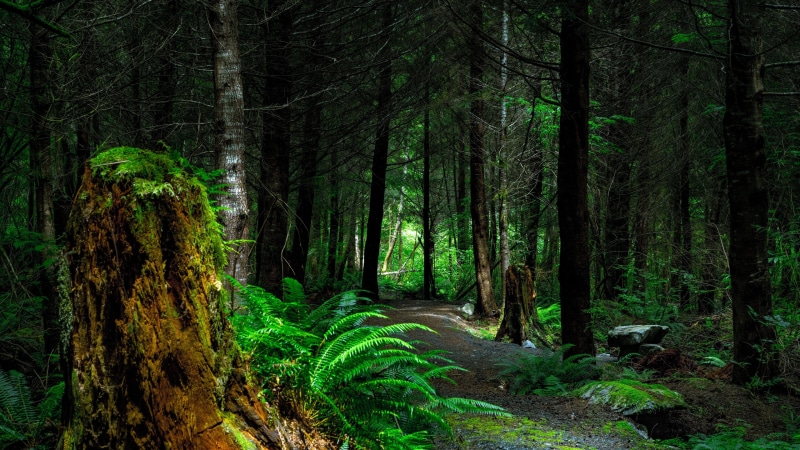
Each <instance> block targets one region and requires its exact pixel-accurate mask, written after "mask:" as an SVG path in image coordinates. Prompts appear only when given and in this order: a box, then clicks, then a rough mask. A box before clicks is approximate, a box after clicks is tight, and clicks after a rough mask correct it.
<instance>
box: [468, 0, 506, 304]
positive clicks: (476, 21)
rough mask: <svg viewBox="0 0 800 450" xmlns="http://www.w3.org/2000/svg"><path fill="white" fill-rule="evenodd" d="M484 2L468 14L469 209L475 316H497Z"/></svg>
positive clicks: (476, 2)
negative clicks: (487, 173)
mask: <svg viewBox="0 0 800 450" xmlns="http://www.w3.org/2000/svg"><path fill="white" fill-rule="evenodd" d="M482 8H483V2H482V1H480V0H477V1H473V3H472V4H471V5H470V15H471V19H472V25H473V27H474V28H475V30H476V31H475V33H474V34H473V35H472V36H471V37H470V43H469V45H470V46H471V48H470V64H469V68H470V70H469V72H470V82H469V93H470V96H471V97H472V100H471V102H470V103H471V105H470V113H471V114H470V126H469V147H470V149H469V150H470V151H469V154H470V158H469V176H470V180H469V193H470V202H469V206H470V208H469V210H470V216H471V217H472V251H473V253H474V255H475V279H476V282H477V292H478V301H477V304H476V305H475V314H476V315H479V316H481V315H496V314H498V313H499V311H498V309H497V304H496V303H495V300H494V292H493V291H492V267H491V263H490V261H489V220H488V217H487V213H486V185H485V182H484V175H483V169H484V148H483V135H484V132H485V125H484V122H483V121H484V117H483V109H484V101H483V100H482V99H481V98H480V95H479V93H480V91H481V90H482V89H483V48H482V45H481V42H482V41H481V39H480V36H479V35H478V31H479V30H481V29H482V28H483V10H482Z"/></svg>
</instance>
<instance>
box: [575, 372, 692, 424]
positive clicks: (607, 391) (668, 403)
mask: <svg viewBox="0 0 800 450" xmlns="http://www.w3.org/2000/svg"><path fill="white" fill-rule="evenodd" d="M573 393H574V394H575V395H577V396H579V397H581V398H584V399H587V400H589V402H590V403H594V404H600V405H607V406H609V407H611V410H612V411H615V412H619V413H622V414H623V415H626V416H631V415H636V414H648V413H654V412H659V411H666V410H670V409H675V408H683V407H685V406H686V403H685V402H684V401H683V396H681V394H679V393H677V392H675V391H672V390H670V389H668V388H667V387H666V386H663V385H660V384H646V383H642V382H640V381H636V380H618V381H595V382H592V383H589V384H587V385H585V386H582V387H580V388H578V389H576V390H575V391H573Z"/></svg>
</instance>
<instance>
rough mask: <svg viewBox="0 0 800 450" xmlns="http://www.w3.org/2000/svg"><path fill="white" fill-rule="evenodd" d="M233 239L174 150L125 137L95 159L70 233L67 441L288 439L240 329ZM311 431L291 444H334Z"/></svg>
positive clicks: (199, 443)
mask: <svg viewBox="0 0 800 450" xmlns="http://www.w3.org/2000/svg"><path fill="white" fill-rule="evenodd" d="M222 244H223V241H222V235H221V229H220V227H219V225H218V224H217V222H216V220H215V216H214V213H213V211H212V209H211V207H210V205H209V202H208V198H207V194H206V190H205V188H204V187H203V185H202V183H200V182H199V181H198V180H196V179H195V178H194V177H192V176H190V175H189V174H187V173H186V172H185V171H183V170H182V169H181V168H180V166H178V165H176V164H175V163H174V162H173V161H172V160H171V159H170V158H169V157H167V156H166V155H161V154H154V153H151V152H148V151H145V150H140V149H134V148H129V147H121V148H116V149H112V150H109V151H107V152H104V153H101V154H100V155H98V156H97V157H96V158H94V159H92V160H91V161H90V163H89V165H88V166H87V168H86V171H85V174H84V178H83V184H82V187H81V189H80V191H79V193H78V195H77V196H76V199H75V203H74V205H73V208H72V212H71V214H70V220H69V226H68V233H67V248H66V252H67V256H68V260H69V262H68V264H69V268H70V273H71V277H72V279H71V281H72V292H71V296H70V297H71V302H72V314H73V322H72V334H71V343H72V348H71V355H68V356H69V358H70V361H71V366H70V370H71V372H72V373H71V374H68V375H69V376H70V379H72V380H73V386H72V387H71V392H72V394H73V395H74V405H73V406H74V409H73V414H71V415H69V416H70V417H71V420H70V423H69V424H68V427H67V428H68V432H67V433H66V435H67V436H69V439H65V440H64V444H65V445H64V447H65V448H115V449H116V448H195V449H206V448H207V449H211V448H214V449H238V448H243V445H242V443H243V440H242V439H243V437H244V438H246V439H245V440H247V441H248V442H249V443H251V444H252V446H253V447H254V448H282V447H286V445H285V442H286V440H285V439H283V438H282V436H281V435H280V434H279V433H278V432H276V431H275V430H274V429H272V428H271V427H270V426H269V425H268V423H270V422H271V421H273V419H274V418H273V417H271V413H269V412H268V410H267V406H266V405H264V404H263V403H262V402H261V401H260V400H259V399H258V398H257V395H256V391H255V390H254V389H252V388H251V387H250V386H248V385H247V381H246V378H247V377H246V373H245V371H244V369H243V367H242V366H243V364H242V362H241V359H240V358H239V355H238V349H237V347H236V346H235V343H234V341H233V339H232V331H231V328H230V326H229V324H228V321H227V317H226V315H227V311H226V309H227V308H226V304H227V302H226V298H225V295H226V294H225V291H224V290H223V289H222V283H221V281H220V278H219V274H220V273H221V270H222V269H223V268H224V267H225V264H226V261H225V256H224V255H225V253H224V251H223V245H222ZM226 411H227V413H226ZM226 414H228V415H226ZM231 417H232V418H233V419H231ZM298 426H299V425H298ZM231 427H235V428H236V429H237V432H236V433H233V432H231V431H230V430H231ZM306 435H307V436H309V438H308V439H309V442H305V443H299V444H291V445H289V446H290V447H294V446H296V445H300V446H303V447H306V446H307V447H317V448H324V447H325V440H324V439H322V438H320V437H319V435H317V434H314V433H313V430H312V431H310V432H308V433H307V434H306ZM314 439H316V441H315V440H314ZM312 441H313V442H314V443H315V445H310V444H312ZM282 442H284V443H282ZM248 446H250V445H249V444H248Z"/></svg>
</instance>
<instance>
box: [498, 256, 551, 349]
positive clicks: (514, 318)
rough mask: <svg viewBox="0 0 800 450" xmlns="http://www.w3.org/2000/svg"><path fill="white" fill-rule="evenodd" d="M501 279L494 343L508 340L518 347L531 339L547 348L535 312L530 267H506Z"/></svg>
mask: <svg viewBox="0 0 800 450" xmlns="http://www.w3.org/2000/svg"><path fill="white" fill-rule="evenodd" d="M505 277H506V302H505V304H504V305H503V317H502V319H501V321H500V326H499V327H498V328H497V335H496V336H495V338H494V340H495V341H500V340H502V339H503V338H504V337H508V338H509V339H510V340H511V342H513V343H515V344H517V345H522V343H523V342H525V341H526V340H532V339H535V340H536V341H537V342H538V343H539V344H540V345H544V346H549V343H548V342H547V339H546V334H545V333H544V330H543V328H542V325H541V323H540V322H539V313H538V312H537V310H536V290H535V289H534V287H533V275H532V274H531V270H530V268H528V267H527V266H509V268H508V270H506V273H505Z"/></svg>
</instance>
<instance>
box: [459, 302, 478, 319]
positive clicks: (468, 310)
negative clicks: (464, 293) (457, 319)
mask: <svg viewBox="0 0 800 450" xmlns="http://www.w3.org/2000/svg"><path fill="white" fill-rule="evenodd" d="M461 311H462V312H463V313H464V314H466V315H467V316H471V315H473V314H475V305H474V304H473V303H464V306H462V307H461Z"/></svg>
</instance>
